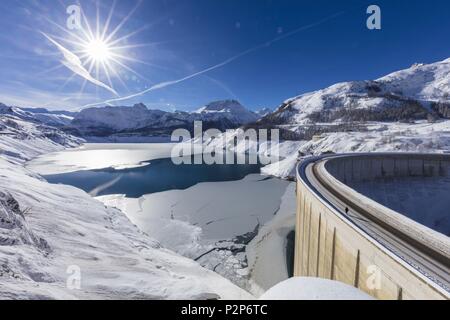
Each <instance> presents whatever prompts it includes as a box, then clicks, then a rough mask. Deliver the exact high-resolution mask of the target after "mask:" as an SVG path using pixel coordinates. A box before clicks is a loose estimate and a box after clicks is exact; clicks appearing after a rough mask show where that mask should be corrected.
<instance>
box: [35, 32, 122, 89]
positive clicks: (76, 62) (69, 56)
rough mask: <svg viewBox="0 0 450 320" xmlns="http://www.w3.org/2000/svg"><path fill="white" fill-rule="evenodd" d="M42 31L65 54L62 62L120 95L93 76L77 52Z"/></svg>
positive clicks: (98, 84) (90, 80)
mask: <svg viewBox="0 0 450 320" xmlns="http://www.w3.org/2000/svg"><path fill="white" fill-rule="evenodd" d="M41 33H42V35H43V36H44V37H46V38H47V40H48V41H50V42H51V43H53V44H54V45H55V46H56V47H57V48H58V50H59V51H60V52H61V53H62V54H63V56H64V60H62V61H61V63H62V64H63V65H64V66H66V67H67V68H68V69H69V70H71V71H72V72H74V73H76V74H77V75H79V76H81V77H83V78H84V79H86V80H87V81H89V82H92V83H93V84H95V85H97V86H99V87H102V88H105V89H106V90H108V91H109V92H112V93H113V94H114V95H116V96H119V95H118V94H117V92H116V91H115V90H114V89H113V88H111V87H109V86H108V85H106V84H104V83H103V82H101V81H99V80H97V79H95V78H94V77H92V76H91V74H90V73H89V71H88V70H86V68H85V67H84V66H83V64H82V62H81V60H80V58H78V56H77V55H76V54H74V53H73V52H71V51H70V50H68V49H66V48H65V47H63V46H62V45H61V44H59V43H58V42H56V41H55V40H54V39H52V38H51V37H50V36H48V35H47V34H45V33H44V32H41Z"/></svg>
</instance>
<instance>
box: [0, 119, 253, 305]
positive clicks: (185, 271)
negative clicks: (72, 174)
mask: <svg viewBox="0 0 450 320" xmlns="http://www.w3.org/2000/svg"><path fill="white" fill-rule="evenodd" d="M0 119H1V122H0V150H1V155H0V218H1V219H0V221H1V222H0V298H2V299H36V298H39V299H132V298H135V299H205V298H222V299H246V298H251V296H250V295H249V294H248V293H246V292H245V291H243V290H241V289H240V288H238V287H237V286H235V285H233V284H232V283H231V282H229V281H228V280H226V279H224V278H223V277H221V276H219V275H218V274H216V273H214V272H211V271H208V270H206V269H204V268H202V267H201V266H200V265H199V264H198V263H196V262H194V261H192V260H189V259H187V258H183V257H181V256H179V255H177V254H175V253H174V252H172V251H169V250H167V249H164V248H162V247H161V245H160V244H159V243H158V242H157V241H155V240H153V239H152V238H150V237H149V236H147V235H146V234H144V233H142V232H140V231H139V230H138V228H137V227H136V226H135V225H133V224H132V223H131V222H130V221H129V220H128V219H127V217H126V216H125V215H124V214H123V213H122V212H121V211H119V210H117V209H112V208H108V207H105V206H104V205H103V204H102V203H101V202H100V201H97V200H95V199H93V198H91V197H90V196H89V195H88V194H86V193H85V192H82V191H81V190H78V189H76V188H73V187H69V186H62V185H50V184H48V183H47V182H46V181H44V180H43V179H42V178H40V177H39V176H38V175H37V174H35V173H34V172H32V171H30V170H29V169H26V168H24V167H23V164H24V162H25V161H27V160H29V159H31V158H33V157H35V156H37V155H39V154H42V153H45V152H51V151H58V150H61V149H63V148H64V146H75V145H76V144H77V143H79V142H80V141H77V140H70V139H71V137H70V136H66V135H64V134H62V133H61V132H59V131H57V130H55V131H54V132H53V133H52V134H51V135H42V130H41V128H39V127H38V126H37V125H36V124H31V123H27V122H23V121H20V120H19V119H17V118H14V117H6V116H3V117H1V118H0ZM61 139H62V140H61ZM69 140H70V141H69ZM55 141H57V142H61V144H60V143H57V142H55ZM64 141H65V143H63V142H64Z"/></svg>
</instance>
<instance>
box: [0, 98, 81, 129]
mask: <svg viewBox="0 0 450 320" xmlns="http://www.w3.org/2000/svg"><path fill="white" fill-rule="evenodd" d="M0 114H6V115H12V116H16V117H18V118H20V119H23V120H26V121H32V122H40V123H43V124H46V125H49V126H54V127H63V126H67V125H69V124H70V123H71V122H72V120H73V117H74V116H75V113H73V112H69V111H49V110H47V109H44V108H19V107H11V106H6V105H5V104H3V103H0Z"/></svg>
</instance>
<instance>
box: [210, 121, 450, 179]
mask: <svg viewBox="0 0 450 320" xmlns="http://www.w3.org/2000/svg"><path fill="white" fill-rule="evenodd" d="M328 125H329V126H333V124H328ZM365 129H366V130H364V131H352V132H328V133H323V134H320V135H317V136H315V137H313V139H311V140H308V141H306V140H305V141H280V142H279V143H274V144H272V145H270V144H268V143H262V144H259V145H258V144H257V143H256V142H253V143H249V142H248V141H241V142H240V143H238V144H237V146H234V138H235V136H236V135H237V133H236V134H235V135H229V136H227V138H226V139H215V140H214V141H211V142H210V144H211V145H212V146H214V148H217V149H218V150H220V149H227V150H231V151H235V152H237V153H254V152H257V153H258V154H259V155H260V156H262V157H264V156H268V155H271V154H272V155H274V154H279V160H280V161H274V162H273V163H271V164H269V165H267V166H265V167H263V168H262V169H261V173H262V174H265V175H271V176H276V177H280V178H295V168H296V165H297V164H298V162H299V158H300V157H301V156H309V155H320V154H323V153H329V152H332V153H352V152H425V153H426V152H428V153H448V152H450V120H441V121H439V122H436V123H428V122H426V121H416V122H415V123H399V122H371V123H367V124H366V125H365ZM224 141H225V142H224Z"/></svg>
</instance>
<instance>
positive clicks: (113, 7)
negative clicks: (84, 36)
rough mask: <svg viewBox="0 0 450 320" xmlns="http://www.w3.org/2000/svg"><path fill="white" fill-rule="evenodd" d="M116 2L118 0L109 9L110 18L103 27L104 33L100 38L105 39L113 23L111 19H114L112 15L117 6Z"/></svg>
mask: <svg viewBox="0 0 450 320" xmlns="http://www.w3.org/2000/svg"><path fill="white" fill-rule="evenodd" d="M116 4H117V0H114V1H113V4H112V6H111V9H110V10H109V14H108V18H107V19H106V23H105V27H104V28H103V32H102V35H101V38H100V39H102V40H105V37H106V33H107V32H108V29H109V25H110V23H111V19H112V16H113V14H114V10H115V8H116Z"/></svg>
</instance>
